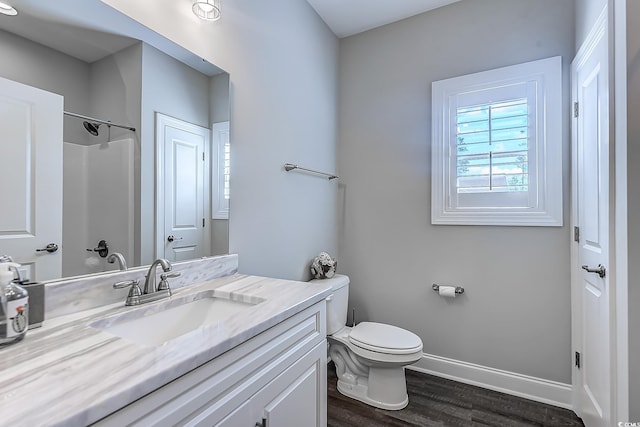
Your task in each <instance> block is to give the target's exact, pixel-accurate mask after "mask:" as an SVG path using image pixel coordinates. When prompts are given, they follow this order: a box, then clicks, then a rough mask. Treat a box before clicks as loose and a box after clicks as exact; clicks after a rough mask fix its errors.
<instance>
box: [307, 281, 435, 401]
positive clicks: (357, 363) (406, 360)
mask: <svg viewBox="0 0 640 427" xmlns="http://www.w3.org/2000/svg"><path fill="white" fill-rule="evenodd" d="M312 282H319V283H322V284H325V285H330V286H331V287H332V290H333V293H332V294H331V295H330V296H329V297H327V340H328V341H329V357H330V358H331V360H333V362H334V363H335V365H336V373H337V376H338V391H339V392H340V393H342V394H343V395H345V396H348V397H351V398H353V399H356V400H359V401H361V402H364V403H366V404H368V405H371V406H375V407H376V408H381V409H387V410H398V409H402V408H404V407H405V406H407V404H408V403H409V397H408V396H407V383H406V379H405V376H404V367H405V366H406V365H410V364H412V363H415V362H417V361H418V360H420V358H421V357H422V340H421V339H420V337H418V336H417V335H416V334H414V333H412V332H409V331H407V330H405V329H402V328H398V327H396V326H391V325H386V324H384V323H374V322H361V323H358V324H357V325H356V326H354V327H349V326H346V323H347V311H348V303H349V277H348V276H344V275H339V274H336V275H335V276H334V277H333V278H331V279H314V280H312Z"/></svg>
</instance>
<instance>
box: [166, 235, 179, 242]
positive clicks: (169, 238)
mask: <svg viewBox="0 0 640 427" xmlns="http://www.w3.org/2000/svg"><path fill="white" fill-rule="evenodd" d="M167 240H168V241H169V243H171V242H173V241H174V240H182V237H177V238H176V237H174V236H169V237H167Z"/></svg>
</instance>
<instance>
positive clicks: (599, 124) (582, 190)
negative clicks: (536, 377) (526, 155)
mask: <svg viewBox="0 0 640 427" xmlns="http://www.w3.org/2000/svg"><path fill="white" fill-rule="evenodd" d="M604 16H606V15H604ZM593 35H594V37H592V38H591V39H589V41H588V43H587V45H586V46H585V48H584V49H581V50H580V52H579V53H578V56H577V57H576V59H575V60H574V63H573V64H572V78H573V94H574V102H577V107H575V108H576V113H574V115H577V116H576V117H575V118H574V123H573V125H574V126H573V138H574V142H573V144H574V147H573V148H574V151H575V153H574V162H573V163H574V164H573V167H574V181H575V182H574V205H575V206H574V210H575V212H574V221H575V225H576V226H577V227H579V236H577V237H578V239H577V243H576V245H577V249H576V250H575V251H574V263H575V265H574V266H573V269H574V270H573V271H574V277H575V280H574V296H573V309H574V310H575V311H576V312H575V313H574V321H575V323H576V324H575V325H574V327H575V328H576V330H574V332H573V334H574V346H575V347H576V350H577V351H578V352H579V353H580V363H579V365H580V366H578V363H575V365H576V366H575V376H574V380H575V381H574V387H575V391H574V392H575V393H577V396H576V400H577V402H576V403H577V405H576V406H577V407H576V412H577V413H578V415H579V416H580V417H581V418H582V419H583V420H584V423H585V425H586V426H589V427H597V426H602V427H605V426H610V425H612V424H611V419H610V418H611V402H610V400H611V397H610V396H611V357H612V356H611V351H612V345H611V341H610V328H611V313H610V310H609V301H610V288H609V272H608V271H607V270H606V269H607V267H608V266H609V265H611V262H610V258H609V235H610V230H611V228H610V224H609V220H610V216H609V150H610V148H609V119H608V117H609V96H608V87H609V86H608V85H609V81H608V54H607V51H608V50H607V31H606V21H604V22H602V23H601V26H600V27H599V28H596V30H595V33H594V34H593Z"/></svg>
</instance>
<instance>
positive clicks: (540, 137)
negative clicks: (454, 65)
mask: <svg viewBox="0 0 640 427" xmlns="http://www.w3.org/2000/svg"><path fill="white" fill-rule="evenodd" d="M432 89H433V95H432V96H433V98H432V108H433V110H432V172H433V174H432V212H431V221H432V223H433V224H462V225H527V226H529V225H537V226H545V225H546V226H561V225H562V109H561V100H562V88H561V59H560V57H556V58H549V59H544V60H540V61H534V62H530V63H526V64H519V65H514V66H511V67H505V68H500V69H496V70H491V71H485V72H482V73H477V74H471V75H466V76H462V77H456V78H452V79H447V80H441V81H437V82H434V83H433V85H432Z"/></svg>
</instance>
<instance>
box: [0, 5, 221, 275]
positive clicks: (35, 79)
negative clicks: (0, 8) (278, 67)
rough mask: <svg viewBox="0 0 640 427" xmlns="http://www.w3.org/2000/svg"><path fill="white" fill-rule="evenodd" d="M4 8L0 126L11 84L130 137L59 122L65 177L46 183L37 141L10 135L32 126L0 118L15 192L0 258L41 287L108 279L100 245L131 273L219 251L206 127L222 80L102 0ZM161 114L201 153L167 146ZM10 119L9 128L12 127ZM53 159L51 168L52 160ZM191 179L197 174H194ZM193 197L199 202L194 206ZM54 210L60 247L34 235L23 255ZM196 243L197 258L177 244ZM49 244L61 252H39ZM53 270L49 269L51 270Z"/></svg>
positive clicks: (178, 141)
mask: <svg viewBox="0 0 640 427" xmlns="http://www.w3.org/2000/svg"><path fill="white" fill-rule="evenodd" d="M54 3H55V4H54ZM13 5H14V6H15V7H16V9H18V12H19V13H18V15H17V16H15V17H9V16H0V57H2V58H3V59H2V61H0V77H1V78H3V79H5V80H3V82H4V83H3V85H2V86H0V109H1V110H2V112H3V114H4V113H6V111H8V110H7V109H9V108H14V107H13V106H14V105H16V101H15V99H13V98H11V96H9V95H8V94H9V91H10V90H9V89H8V88H10V87H14V86H11V85H12V83H13V82H17V83H18V84H22V85H25V87H27V88H38V89H42V90H44V91H47V92H51V93H54V94H58V95H60V96H61V97H62V102H63V109H64V111H68V112H73V113H78V114H81V115H84V116H88V117H90V118H97V119H101V120H104V121H107V122H112V123H114V124H121V125H125V126H131V127H133V128H135V129H136V130H135V131H130V130H127V129H122V128H119V127H115V126H109V125H108V124H105V123H102V124H99V123H97V122H93V121H92V120H86V124H85V123H83V122H85V120H83V119H80V118H77V117H71V116H68V115H64V116H63V114H61V111H60V112H56V113H54V114H53V115H54V116H55V117H54V119H56V120H58V121H60V123H62V124H63V132H62V133H61V135H59V137H53V136H51V135H50V138H49V139H54V140H55V141H54V143H55V144H56V149H57V150H58V151H57V152H59V153H60V157H61V158H62V162H61V165H60V169H61V170H59V171H58V172H57V173H56V172H53V173H48V174H47V176H46V177H43V176H42V174H39V169H40V165H42V162H43V161H44V160H43V159H42V158H39V159H36V157H37V154H38V153H37V152H36V151H30V150H34V147H33V140H34V138H35V137H36V136H37V135H36V133H37V132H29V131H28V130H24V131H23V132H22V133H20V132H18V135H22V136H21V137H17V138H16V136H15V135H16V134H15V132H14V131H13V130H11V131H8V130H7V129H9V128H11V127H14V126H18V124H17V123H18V122H19V120H16V119H15V117H23V118H24V120H23V122H22V123H21V126H23V127H24V128H25V129H26V128H29V129H30V128H32V127H33V126H35V125H33V124H29V123H28V121H29V120H33V121H35V120H36V119H37V117H38V116H37V114H35V113H34V114H31V115H30V113H26V111H27V110H24V111H25V113H24V114H23V116H20V115H19V114H18V116H15V115H14V116H10V115H8V114H4V116H5V120H4V122H3V123H2V129H3V130H0V138H1V139H2V140H1V143H0V144H1V145H0V158H3V159H5V160H4V161H3V162H2V164H1V165H0V166H1V167H0V179H1V180H2V182H3V183H4V184H3V185H13V188H16V190H15V192H14V193H15V195H16V203H18V202H19V203H20V208H19V209H16V210H15V212H18V214H16V215H13V214H10V212H11V210H10V209H6V208H3V209H2V210H0V254H5V253H6V254H8V255H13V256H14V257H15V258H16V260H17V261H18V262H21V263H22V264H23V265H24V266H25V267H24V268H25V273H26V276H27V277H29V278H30V279H32V280H50V279H55V278H59V277H60V276H63V277H67V276H76V275H82V274H91V273H97V272H103V271H107V270H113V269H117V268H118V263H114V264H109V263H107V261H106V260H107V258H106V257H101V256H100V255H99V252H95V251H94V249H95V248H97V247H98V244H99V242H100V241H101V240H104V241H105V242H106V243H107V245H108V247H109V253H113V252H119V253H121V254H123V255H124V257H125V259H126V262H127V264H128V265H129V266H137V265H143V264H149V263H151V261H153V259H154V258H156V257H157V256H161V257H165V256H166V257H168V258H170V259H171V258H173V259H175V260H182V259H186V258H187V257H189V256H203V255H218V254H222V253H227V252H228V225H227V223H228V219H224V218H223V219H218V218H219V216H214V215H213V213H214V212H218V211H219V209H216V206H215V203H217V200H219V199H220V198H219V197H218V194H217V193H216V192H217V191H220V190H219V189H220V186H219V185H218V183H217V180H218V179H220V176H219V174H216V175H215V176H214V174H213V173H212V171H214V170H217V169H216V167H217V166H218V164H219V161H218V160H219V159H218V152H219V150H213V149H212V147H211V144H212V137H211V136H212V132H211V129H212V126H213V125H214V124H219V123H225V122H226V123H228V121H229V108H228V106H229V75H228V74H227V73H225V72H224V71H222V70H221V69H219V68H218V67H216V66H214V65H212V64H210V63H208V62H206V61H204V60H203V59H201V58H198V57H196V56H195V55H193V54H191V53H190V52H188V51H186V50H185V49H183V48H181V47H180V46H177V45H176V44H174V43H172V42H170V41H169V40H167V39H164V38H163V37H161V36H159V35H158V34H155V33H153V32H151V31H150V30H148V29H147V28H145V27H143V26H141V25H140V24H138V23H137V22H135V21H133V20H131V19H130V18H128V17H126V16H124V15H122V14H120V13H119V12H117V11H115V10H113V9H111V8H110V7H109V6H107V5H105V4H103V3H102V2H100V1H99V0H85V1H83V2H77V1H72V0H62V1H56V2H42V1H40V0H16V1H14V2H13ZM96 17H100V19H96ZM18 88H21V86H18ZM21 102H22V101H21ZM23 104H24V102H23ZM23 104H20V105H23ZM24 105H26V104H24ZM30 108H31V107H30ZM35 110H36V109H35V107H34V111H35ZM159 115H160V116H166V117H170V118H171V119H174V120H176V122H175V123H182V124H184V126H186V127H187V128H189V129H191V127H194V128H199V129H202V132H203V135H204V136H203V138H204V139H203V143H204V145H203V146H202V147H201V148H197V149H196V148H194V146H192V145H189V144H186V145H185V143H184V141H183V140H184V138H182V136H180V135H178V136H176V135H173V134H170V132H169V131H170V130H172V129H173V127H171V126H169V127H168V128H165V131H162V132H158V129H160V128H158V127H157V123H156V121H157V119H156V117H157V116H159ZM9 117H14V118H13V119H11V122H9V121H10V119H9ZM39 120H41V121H46V120H49V119H46V120H45V119H44V118H41V119H39ZM98 125H99V126H98ZM41 126H44V125H42V124H41ZM92 126H93V128H92ZM181 126H182V125H178V126H177V127H181ZM218 126H219V125H218ZM174 127H175V126H174ZM96 128H97V129H96ZM34 129H35V128H34ZM48 129H51V128H50V127H49V128H48ZM227 129H228V125H227ZM89 130H90V131H91V132H89ZM96 130H97V132H96ZM39 132H40V134H42V133H43V132H41V131H39ZM96 133H97V135H96ZM54 134H55V132H54ZM34 135H35V136H34ZM172 135H173V136H172ZM227 136H228V133H227ZM20 138H22V139H20ZM16 141H22V142H23V143H24V147H21V146H20V145H19V144H20V142H16ZM171 144H173V145H171ZM198 150H200V151H198ZM165 151H166V153H169V157H171V156H173V154H171V153H175V156H174V157H171V158H170V159H169V160H171V161H173V164H174V165H176V164H178V163H180V164H181V165H182V166H179V168H178V169H177V170H176V171H177V173H175V174H174V175H175V176H174V179H173V181H172V182H171V183H169V184H167V185H164V190H163V188H162V187H163V186H162V185H160V186H159V185H158V182H157V177H158V176H160V177H162V176H165V167H168V166H167V162H164V163H163V162H159V161H158V160H159V159H160V160H162V159H164V160H167V155H166V153H165ZM223 153H224V151H223ZM193 155H197V156H198V158H199V159H200V158H202V157H201V156H204V160H203V161H202V163H201V164H200V165H194V163H191V164H190V163H189V162H187V161H186V159H187V158H188V157H189V156H193ZM8 159H13V160H8ZM16 159H17V160H20V161H16ZM36 160H37V161H36ZM49 160H50V162H49V164H50V165H51V166H52V167H55V166H56V162H57V161H56V159H55V156H50V158H49ZM191 160H193V159H191ZM222 160H223V161H224V159H222ZM227 160H228V159H227ZM12 162H13V166H11V164H12ZM9 166H11V167H9ZM180 168H182V169H180ZM193 168H202V170H201V171H199V172H198V174H196V173H195V172H194V171H193V170H192V169H193ZM223 170H224V166H223ZM200 172H201V174H200ZM227 172H228V165H227ZM227 178H228V173H227ZM17 179H20V182H16V180H17ZM222 179H223V180H224V175H223V176H222ZM22 181H24V182H22ZM195 181H198V182H199V185H201V187H202V188H201V190H199V191H200V193H198V194H197V195H194V194H192V193H193V192H191V191H190V190H188V189H189V188H191V186H192V185H191V184H192V183H193V182H195ZM59 182H61V184H60V186H61V192H62V197H61V198H60V197H59V196H58V197H57V198H54V197H51V196H50V197H49V199H48V200H47V199H46V198H44V199H40V198H38V194H37V193H38V192H40V193H43V192H44V193H47V194H52V191H50V190H51V188H54V187H55V185H54V184H56V185H57V184H58V183H59ZM223 190H224V186H223ZM223 190H222V191H223ZM227 190H228V186H227ZM161 191H164V192H163V193H160V192H161ZM196 196H197V197H198V198H199V199H198V203H192V199H193V198H194V197H196ZM227 197H228V191H227ZM43 200H44V201H43ZM223 200H224V197H223ZM160 202H162V203H160ZM22 205H24V206H22ZM185 206H191V208H189V209H187V208H185ZM58 210H60V211H61V212H62V220H58V221H54V222H55V223H56V224H54V225H53V227H59V229H60V235H61V237H59V238H58V237H56V236H57V235H56V234H55V233H54V234H53V235H52V236H53V237H48V236H46V235H42V236H41V237H39V239H40V240H38V239H31V240H33V241H31V242H30V243H28V244H25V242H27V241H29V240H30V238H35V235H36V234H38V233H41V232H43V229H44V226H42V225H41V224H40V223H38V222H36V218H37V215H40V216H50V217H55V216H56V215H55V212H57V211H58ZM168 210H171V212H173V213H172V214H170V213H169V212H168ZM43 213H44V215H43ZM49 214H51V215H49ZM214 218H216V219H214ZM163 224H166V227H167V229H166V230H165V227H163ZM194 232H195V233H199V234H200V237H199V238H200V239H201V241H202V242H204V243H203V245H204V246H203V247H201V248H199V249H198V251H197V252H196V251H192V250H191V248H188V247H187V246H188V245H187V240H188V239H187V237H186V235H187V234H188V233H191V234H193V233H194ZM182 233H185V234H184V236H183V235H182ZM57 239H59V241H58V240H57ZM16 241H17V242H18V247H16V246H15V244H16ZM48 243H56V244H57V245H58V246H59V248H60V249H59V250H58V251H56V252H47V251H41V252H36V250H37V249H40V247H41V246H42V247H45V246H46V244H48ZM43 245H44V246H43ZM163 249H164V253H163ZM56 260H57V261H56ZM56 263H59V265H58V267H57V270H56V268H53V269H51V268H50V266H47V265H46V264H56ZM52 272H53V273H52Z"/></svg>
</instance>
